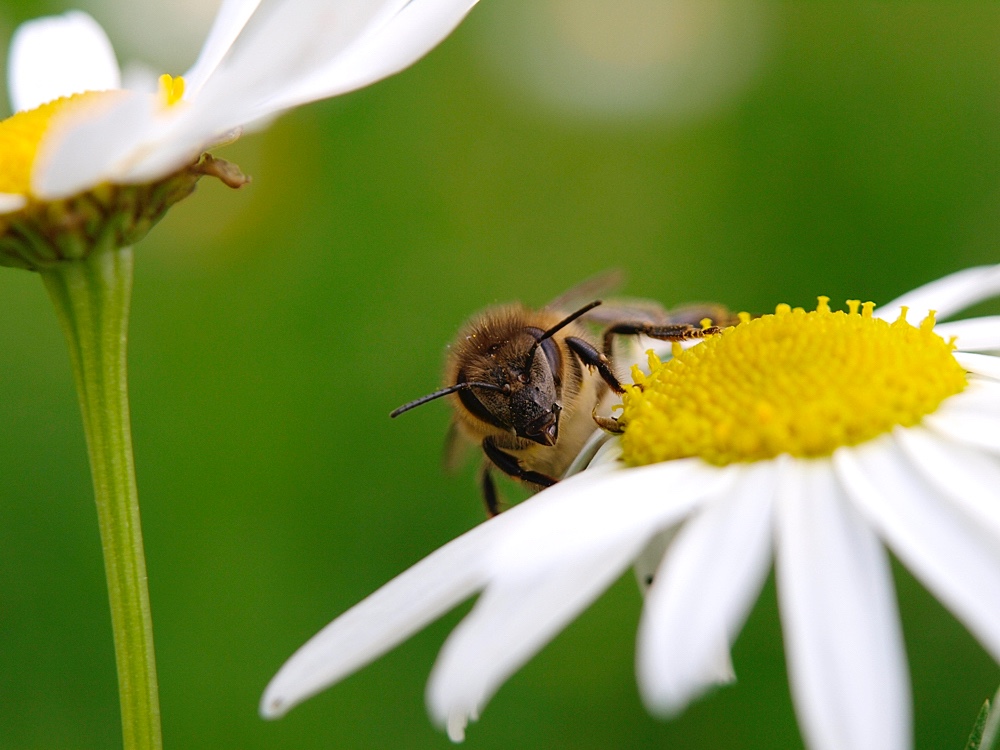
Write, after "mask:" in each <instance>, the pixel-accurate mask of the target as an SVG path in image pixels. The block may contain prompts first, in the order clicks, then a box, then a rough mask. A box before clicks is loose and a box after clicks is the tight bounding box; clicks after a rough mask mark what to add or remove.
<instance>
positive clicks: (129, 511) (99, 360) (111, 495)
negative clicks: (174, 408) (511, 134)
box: [41, 246, 162, 750]
mask: <svg viewBox="0 0 1000 750" xmlns="http://www.w3.org/2000/svg"><path fill="white" fill-rule="evenodd" d="M41 276H42V280H43V281H44V282H45V288H46V290H47V291H48V293H49V296H50V297H51V299H52V302H53V304H54V305H55V308H56V314H57V316H58V318H59V322H60V324H61V325H62V328H63V332H64V333H65V334H66V340H67V343H68V344H69V351H70V358H71V360H72V363H73V375H74V377H75V379H76V389H77V395H78V396H79V399H80V410H81V412H82V413H83V426H84V432H85V434H86V438H87V452H88V454H89V456H90V469H91V473H92V474H93V479H94V495H95V497H96V500H97V518H98V524H99V526H100V532H101V546H102V547H103V548H104V567H105V572H106V574H107V579H108V598H109V599H110V603H111V626H112V629H113V631H114V641H115V659H116V661H117V665H118V690H119V695H120V700H121V711H122V734H123V740H124V742H123V744H124V748H125V750H160V749H161V748H162V739H161V735H160V704H159V696H158V690H157V685H156V661H155V657H154V655H153V622H152V618H151V616H150V610H149V591H148V589H147V587H146V560H145V556H144V555H143V549H142V529H141V528H140V524H139V498H138V495H137V493H136V486H135V467H134V462H133V459H132V433H131V427H130V425H129V408H128V390H127V385H126V362H125V357H126V339H127V334H128V316H129V308H130V304H131V297H132V249H131V248H115V247H113V246H108V247H104V248H100V249H97V250H95V251H94V252H92V253H91V254H90V255H89V256H88V257H86V258H84V259H82V260H76V261H64V262H61V263H58V264H56V265H54V266H52V267H50V268H48V269H46V270H43V271H41Z"/></svg>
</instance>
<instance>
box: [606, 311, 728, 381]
mask: <svg viewBox="0 0 1000 750" xmlns="http://www.w3.org/2000/svg"><path fill="white" fill-rule="evenodd" d="M721 331H722V329H721V328H720V327H719V326H709V327H708V328H702V327H701V326H693V325H688V324H686V323H678V324H675V325H655V324H653V323H615V324H614V325H613V326H611V327H610V328H608V329H607V330H606V331H605V332H604V354H605V355H606V356H608V357H610V356H611V353H612V351H614V342H615V336H636V335H639V334H642V335H643V336H649V337H650V338H651V339H657V340H659V341H690V340H691V339H703V338H705V337H706V336H714V335H715V334H717V333H720V332H721ZM619 392H620V391H619Z"/></svg>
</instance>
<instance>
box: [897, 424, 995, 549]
mask: <svg viewBox="0 0 1000 750" xmlns="http://www.w3.org/2000/svg"><path fill="white" fill-rule="evenodd" d="M894 434H895V437H896V440H897V441H898V442H899V445H900V447H901V448H902V449H903V451H904V453H906V455H907V456H908V457H909V458H910V462H911V464H912V465H913V468H914V470H915V471H916V472H917V473H919V474H921V475H923V476H924V477H925V478H926V479H927V481H928V482H929V483H930V484H931V485H932V486H933V487H934V488H935V489H936V490H937V491H938V492H940V493H941V494H942V495H944V496H945V497H947V498H949V499H950V500H951V501H952V502H953V503H955V504H956V505H958V506H960V507H962V508H963V509H964V510H965V511H966V512H967V513H968V514H969V515H971V516H974V517H975V518H976V519H978V522H979V523H982V524H984V525H985V526H986V527H988V528H989V529H990V533H991V534H992V535H993V537H994V538H995V539H997V540H1000V461H998V460H997V459H996V458H994V457H993V456H990V455H988V454H985V453H983V452H981V451H979V450H976V449H975V448H969V447H966V446H964V445H960V444H956V443H954V442H952V441H949V440H947V439H945V438H941V437H938V436H937V435H935V434H934V433H932V432H930V431H929V430H926V429H923V428H921V427H912V428H909V429H901V428H900V429H897V430H896V431H895V433H894Z"/></svg>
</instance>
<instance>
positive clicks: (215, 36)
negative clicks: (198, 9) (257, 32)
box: [184, 0, 261, 99]
mask: <svg viewBox="0 0 1000 750" xmlns="http://www.w3.org/2000/svg"><path fill="white" fill-rule="evenodd" d="M260 2H261V0H223V2H222V5H221V6H220V7H219V12H218V13H217V14H216V15H215V21H214V22H213V23H212V28H211V30H210V31H209V32H208V36H207V37H206V38H205V44H204V45H202V48H201V52H200V53H199V55H198V59H197V60H196V61H195V64H194V65H192V66H191V69H190V70H188V72H187V73H185V74H184V96H185V98H187V99H191V98H192V97H194V96H195V95H196V94H197V93H198V92H199V91H200V90H201V87H202V86H204V85H205V81H206V80H208V78H209V76H211V75H212V73H213V72H215V69H216V68H217V67H218V65H219V63H220V62H222V58H223V57H225V56H226V53H227V52H229V48H230V47H231V46H232V45H233V42H234V41H236V37H238V36H239V34H240V32H241V31H242V30H243V27H244V26H246V23H247V21H248V20H250V16H252V15H253V12H254V11H255V10H257V6H258V5H260Z"/></svg>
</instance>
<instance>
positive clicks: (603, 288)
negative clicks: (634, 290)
mask: <svg viewBox="0 0 1000 750" xmlns="http://www.w3.org/2000/svg"><path fill="white" fill-rule="evenodd" d="M624 285H625V272H624V271H623V270H621V269H620V268H609V269H607V270H606V271H601V272H600V273H599V274H596V275H595V276H591V277H590V278H589V279H584V280H583V281H581V282H580V283H579V284H577V285H576V286H574V287H573V288H572V289H567V290H566V291H565V292H563V293H562V294H560V295H559V296H558V297H556V298H555V299H554V300H552V301H551V302H549V304H547V305H546V306H545V307H546V308H547V309H549V310H561V311H563V312H572V311H574V310H579V309H580V308H581V307H583V306H584V305H586V304H587V303H589V302H593V301H594V300H595V299H601V298H602V297H604V296H605V295H607V294H609V293H611V292H615V291H617V290H619V289H621V288H622V287H623V286H624ZM596 309H598V310H599V309H600V308H596ZM591 316H593V313H592V312H591V313H587V317H588V318H591Z"/></svg>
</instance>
